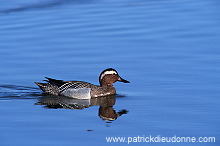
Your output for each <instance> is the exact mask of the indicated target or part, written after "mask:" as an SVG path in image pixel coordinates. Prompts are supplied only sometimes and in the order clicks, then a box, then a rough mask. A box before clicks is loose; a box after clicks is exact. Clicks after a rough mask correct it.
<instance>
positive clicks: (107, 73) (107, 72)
mask: <svg viewBox="0 0 220 146" xmlns="http://www.w3.org/2000/svg"><path fill="white" fill-rule="evenodd" d="M113 74H118V73H117V72H116V71H114V70H111V71H105V72H104V73H103V74H102V75H101V79H102V78H103V77H104V76H105V75H113Z"/></svg>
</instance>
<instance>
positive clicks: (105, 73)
mask: <svg viewBox="0 0 220 146" xmlns="http://www.w3.org/2000/svg"><path fill="white" fill-rule="evenodd" d="M103 74H104V75H107V74H111V75H112V74H117V72H116V71H114V70H111V71H105V72H104V73H103Z"/></svg>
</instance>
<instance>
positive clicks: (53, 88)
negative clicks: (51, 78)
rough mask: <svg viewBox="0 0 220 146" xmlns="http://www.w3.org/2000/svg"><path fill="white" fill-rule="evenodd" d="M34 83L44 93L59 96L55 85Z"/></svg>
mask: <svg viewBox="0 0 220 146" xmlns="http://www.w3.org/2000/svg"><path fill="white" fill-rule="evenodd" d="M34 83H35V84H36V85H38V86H39V87H40V89H41V90H42V91H43V92H45V93H48V94H53V95H59V89H58V87H57V86H55V85H52V84H49V83H38V82H34Z"/></svg>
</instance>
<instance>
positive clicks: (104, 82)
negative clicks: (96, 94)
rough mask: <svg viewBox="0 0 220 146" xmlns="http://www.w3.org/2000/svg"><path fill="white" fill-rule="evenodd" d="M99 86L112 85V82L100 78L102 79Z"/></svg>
mask: <svg viewBox="0 0 220 146" xmlns="http://www.w3.org/2000/svg"><path fill="white" fill-rule="evenodd" d="M100 86H101V87H113V83H108V82H106V81H104V80H102V81H101V82H100Z"/></svg>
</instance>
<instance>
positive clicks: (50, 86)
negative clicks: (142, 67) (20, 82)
mask: <svg viewBox="0 0 220 146" xmlns="http://www.w3.org/2000/svg"><path fill="white" fill-rule="evenodd" d="M45 78H46V79H47V80H44V81H46V82H47V83H38V82H35V84H37V85H38V86H39V87H40V89H41V90H42V91H43V92H44V93H47V94H52V95H63V96H68V97H72V98H79V99H89V98H95V97H103V96H108V95H115V94H116V90H115V88H114V87H113V83H115V82H116V81H119V82H124V83H130V82H129V81H127V80H125V79H123V78H121V77H120V76H119V74H118V72H117V71H116V70H115V69H113V68H108V69H105V70H104V71H102V72H101V74H100V76H99V83H100V86H98V85H93V84H91V83H88V82H84V81H63V80H56V79H52V78H48V77H45Z"/></svg>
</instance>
